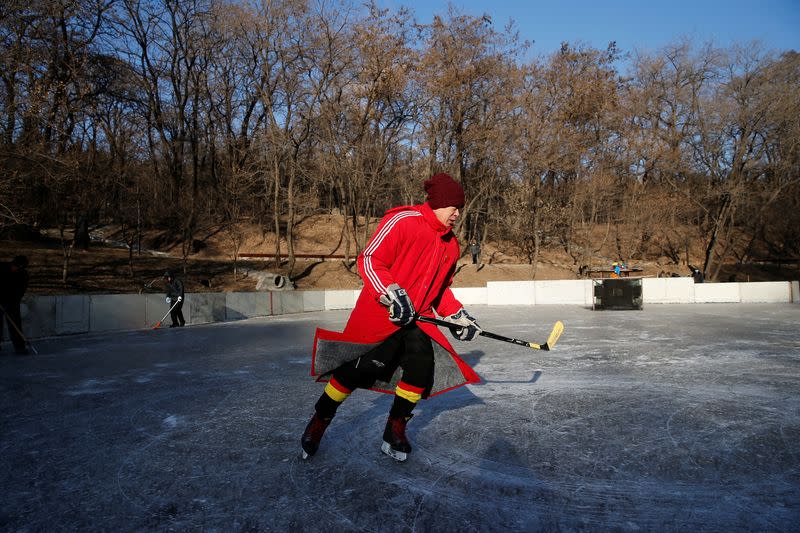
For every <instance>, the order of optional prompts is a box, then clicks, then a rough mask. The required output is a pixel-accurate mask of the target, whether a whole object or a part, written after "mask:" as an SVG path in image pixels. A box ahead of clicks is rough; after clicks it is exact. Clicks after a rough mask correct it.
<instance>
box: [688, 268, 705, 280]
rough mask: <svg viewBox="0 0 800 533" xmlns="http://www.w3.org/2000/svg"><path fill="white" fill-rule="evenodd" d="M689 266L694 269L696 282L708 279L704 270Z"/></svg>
mask: <svg viewBox="0 0 800 533" xmlns="http://www.w3.org/2000/svg"><path fill="white" fill-rule="evenodd" d="M689 268H690V269H691V270H692V278H693V279H694V282H695V283H703V282H704V281H705V280H706V278H705V276H704V275H703V271H702V270H700V269H699V268H695V267H693V266H692V265H689Z"/></svg>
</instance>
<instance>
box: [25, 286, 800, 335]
mask: <svg viewBox="0 0 800 533" xmlns="http://www.w3.org/2000/svg"><path fill="white" fill-rule="evenodd" d="M642 282H643V293H644V294H643V295H644V305H645V306H646V305H648V304H685V303H800V286H799V285H798V282H797V281H791V282H789V281H774V282H753V283H700V284H695V283H694V282H693V280H692V279H691V278H643V279H642ZM359 293H360V291H359V290H326V291H266V292H227V293H208V292H206V293H188V294H187V295H186V300H185V302H184V305H183V315H184V317H185V318H186V322H187V323H188V324H208V323H213V322H228V321H232V320H241V319H245V318H254V317H263V316H273V315H284V314H292V313H303V312H310V311H328V310H335V309H352V308H353V307H354V306H355V303H356V300H357V299H358V295H359ZM453 293H454V294H455V296H456V298H458V299H459V300H460V301H461V302H462V303H463V304H464V305H466V306H469V305H490V306H494V305H580V306H584V307H592V304H593V294H594V291H593V280H546V281H545V280H543V281H490V282H489V283H487V284H486V287H462V288H454V289H453ZM168 309H169V307H168V306H167V304H166V302H165V300H164V296H163V295H158V294H92V295H64V296H35V295H31V296H26V297H25V299H24V300H23V303H22V309H21V311H22V324H23V332H24V333H25V335H26V336H27V337H28V338H33V339H35V338H40V337H50V336H55V335H70V334H78V333H92V332H103V331H115V330H136V329H148V328H152V327H153V325H154V324H156V323H157V322H158V321H159V320H161V319H162V317H163V316H164V313H166V312H167V310H168ZM170 322H171V321H170V318H169V317H167V318H166V320H165V321H164V326H166V325H168V324H169V323H170Z"/></svg>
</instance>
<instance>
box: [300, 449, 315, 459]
mask: <svg viewBox="0 0 800 533" xmlns="http://www.w3.org/2000/svg"><path fill="white" fill-rule="evenodd" d="M302 454H303V455H302V456H301V457H302V458H303V461H308V460H309V459H311V458H312V457H313V455H311V454H310V453H308V452H307V451H305V450H302Z"/></svg>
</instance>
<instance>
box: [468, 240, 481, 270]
mask: <svg viewBox="0 0 800 533" xmlns="http://www.w3.org/2000/svg"><path fill="white" fill-rule="evenodd" d="M469 253H470V254H472V264H473V265H477V264H478V256H479V255H481V245H480V244H478V242H477V241H475V240H473V241H472V242H471V243H469Z"/></svg>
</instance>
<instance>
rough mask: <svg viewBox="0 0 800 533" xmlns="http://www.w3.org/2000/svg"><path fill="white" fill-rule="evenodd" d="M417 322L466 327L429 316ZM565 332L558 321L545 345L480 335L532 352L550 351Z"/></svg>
mask: <svg viewBox="0 0 800 533" xmlns="http://www.w3.org/2000/svg"><path fill="white" fill-rule="evenodd" d="M417 320H418V321H420V322H427V323H429V324H436V325H437V326H444V327H446V328H450V329H461V328H463V327H464V326H462V325H460V324H454V323H453V322H448V321H447V320H442V319H440V318H432V317H429V316H421V315H419V316H417ZM563 332H564V323H563V322H561V321H560V320H559V321H557V322H556V323H555V324H554V325H553V330H552V331H551V332H550V335H549V336H548V337H547V342H545V343H544V344H536V343H535V342H528V341H523V340H520V339H514V338H512V337H506V336H504V335H498V334H497V333H491V332H489V331H481V332H480V333H479V334H478V335H482V336H484V337H489V338H490V339H495V340H498V341H503V342H510V343H511V344H518V345H520V346H526V347H528V348H530V349H531V350H545V351H548V350H550V349H551V348H552V347H553V346H555V345H556V343H557V342H558V339H559V338H560V337H561V334H562V333H563Z"/></svg>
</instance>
